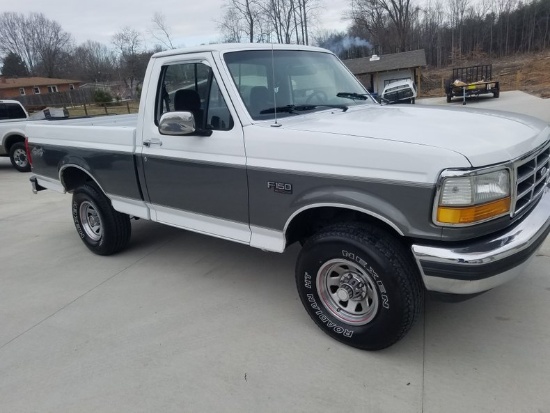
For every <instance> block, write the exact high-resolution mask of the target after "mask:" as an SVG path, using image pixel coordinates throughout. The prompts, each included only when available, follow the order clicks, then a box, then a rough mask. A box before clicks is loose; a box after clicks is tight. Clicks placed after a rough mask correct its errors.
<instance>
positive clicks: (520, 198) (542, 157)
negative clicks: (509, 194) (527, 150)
mask: <svg viewBox="0 0 550 413" xmlns="http://www.w3.org/2000/svg"><path fill="white" fill-rule="evenodd" d="M514 168H515V171H516V178H517V179H516V194H515V195H516V196H515V206H514V215H517V214H519V213H520V212H521V211H523V210H524V209H525V208H527V207H528V206H529V205H531V204H532V203H533V202H535V201H536V200H537V199H539V197H540V196H541V195H542V192H543V190H544V187H545V185H546V180H547V179H548V176H549V173H550V145H549V144H547V145H545V146H544V147H543V148H542V149H540V150H538V151H536V152H535V153H533V154H531V155H530V156H528V157H527V158H524V159H521V160H519V161H517V162H515V163H514Z"/></svg>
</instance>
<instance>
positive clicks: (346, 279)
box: [317, 259, 379, 325]
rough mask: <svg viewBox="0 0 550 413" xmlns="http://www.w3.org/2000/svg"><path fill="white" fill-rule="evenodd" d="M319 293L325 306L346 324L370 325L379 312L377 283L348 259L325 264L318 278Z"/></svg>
mask: <svg viewBox="0 0 550 413" xmlns="http://www.w3.org/2000/svg"><path fill="white" fill-rule="evenodd" d="M317 291H318V293H319V297H320V299H321V302H322V303H323V306H324V307H325V308H326V309H327V310H328V311H330V313H331V314H332V315H333V316H334V317H336V318H337V319H338V320H340V321H342V322H344V323H346V324H350V325H364V324H367V323H369V322H370V321H371V320H372V319H373V318H374V317H375V316H376V313H377V312H378V303H379V300H378V293H377V291H376V287H375V282H374V280H373V279H372V277H371V276H370V274H368V273H367V271H366V270H364V269H363V268H361V267H360V266H358V265H357V264H356V263H354V262H351V261H348V260H344V259H334V260H330V261H327V262H325V263H324V264H323V265H322V266H321V268H320V269H319V271H318V274H317Z"/></svg>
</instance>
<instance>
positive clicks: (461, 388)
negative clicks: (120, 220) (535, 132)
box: [0, 93, 550, 413]
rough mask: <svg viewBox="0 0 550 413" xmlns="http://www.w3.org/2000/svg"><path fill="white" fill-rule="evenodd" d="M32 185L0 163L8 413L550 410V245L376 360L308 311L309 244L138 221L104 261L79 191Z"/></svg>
mask: <svg viewBox="0 0 550 413" xmlns="http://www.w3.org/2000/svg"><path fill="white" fill-rule="evenodd" d="M442 99H443V98H442ZM497 100H498V99H494V100H491V101H490V104H493V103H494V102H496V101H497ZM507 100H508V95H507V94H506V93H503V94H502V96H501V100H500V102H503V103H504V102H506V101H507ZM418 103H423V102H422V101H421V100H420V101H419V102H418ZM546 103H547V102H546ZM457 105H458V104H457ZM472 106H473V104H472ZM520 109H522V108H520ZM548 115H550V111H549V112H548ZM29 176H30V174H22V173H19V172H17V171H15V170H14V169H12V168H11V165H10V164H9V160H7V159H6V158H0V242H1V244H0V245H1V248H0V263H1V268H0V274H1V275H0V327H1V328H0V411H2V412H9V413H16V412H40V413H42V412H56V413H59V412H79V413H81V412H369V413H370V412H375V413H376V412H403V413H408V412H430V413H441V412H445V413H452V412H476V413H477V412H499V413H504V412H510V413H519V412H550V391H549V389H550V387H549V383H550V305H548V303H549V302H550V265H549V264H550V240H547V242H546V243H545V244H544V245H543V248H542V249H541V250H540V251H539V253H538V256H537V257H536V258H535V259H534V260H533V261H532V263H531V264H530V266H529V267H528V269H527V271H526V272H525V273H524V275H523V276H522V277H521V278H520V279H517V280H515V281H513V282H511V283H509V284H507V285H505V286H502V287H500V288H498V289H495V290H493V291H490V292H488V293H486V294H484V295H482V296H479V297H477V298H474V299H472V300H469V301H466V302H463V303H458V304H446V303H440V302H432V301H428V302H427V304H426V309H425V312H424V314H423V317H422V318H421V319H420V320H419V322H418V323H417V324H416V325H415V326H414V327H413V329H412V331H411V332H410V333H409V335H408V336H407V337H406V338H405V339H404V340H402V341H401V342H399V343H397V344H396V345H395V346H393V347H391V348H389V349H387V350H384V351H380V352H373V353H369V352H364V351H359V350H355V349H352V348H349V347H346V346H344V345H342V344H340V343H338V342H336V341H335V340H333V339H331V338H329V337H328V336H326V335H325V334H324V333H323V332H322V331H321V330H319V329H318V328H317V327H316V326H315V325H314V323H313V321H311V319H310V318H309V316H308V315H307V314H306V312H305V311H304V309H303V308H302V304H301V303H300V300H299V298H298V296H297V293H296V291H295V285H294V262H295V259H296V256H297V253H298V247H297V246H294V247H292V248H291V249H290V250H288V251H287V252H285V253H284V254H273V253H267V252H262V251H260V250H256V249H252V248H249V247H246V246H242V245H238V244H233V243H230V242H226V241H222V240H218V239H213V238H207V237H205V236H201V235H196V234H193V233H190V232H186V231H181V230H177V229H173V228H169V227H165V226H162V225H158V224H154V223H151V222H146V221H137V222H134V223H133V235H132V241H131V244H130V246H129V248H128V249H127V250H126V251H124V252H123V253H120V254H118V255H115V256H111V257H99V256H95V255H93V254H91V253H90V252H88V250H87V249H86V248H85V247H84V245H83V244H82V242H81V241H80V239H79V238H78V236H77V234H76V231H75V229H74V226H73V223H72V220H71V213H70V200H71V199H70V196H69V195H60V194H57V193H54V192H51V191H43V192H41V193H40V194H39V195H33V194H32V193H31V189H30V184H29V182H28V178H29Z"/></svg>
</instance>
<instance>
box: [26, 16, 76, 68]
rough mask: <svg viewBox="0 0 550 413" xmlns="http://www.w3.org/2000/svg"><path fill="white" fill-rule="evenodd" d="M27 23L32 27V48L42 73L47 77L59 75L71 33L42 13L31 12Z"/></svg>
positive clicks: (68, 46) (70, 43) (70, 45)
mask: <svg viewBox="0 0 550 413" xmlns="http://www.w3.org/2000/svg"><path fill="white" fill-rule="evenodd" d="M28 24H29V25H30V26H31V27H32V34H33V44H34V49H35V50H36V53H37V54H38V56H39V60H40V67H41V68H42V70H41V71H42V73H43V74H45V75H46V76H47V77H56V76H59V75H60V74H61V73H62V71H63V70H62V68H63V65H60V63H61V62H62V61H63V60H65V61H67V60H68V59H69V56H70V51H71V48H72V39H71V35H70V34H69V33H67V32H64V31H63V29H62V28H61V25H60V24H59V23H57V22H56V21H53V20H48V19H47V18H46V17H45V16H44V15H43V14H35V13H33V14H31V16H30V18H29V20H28Z"/></svg>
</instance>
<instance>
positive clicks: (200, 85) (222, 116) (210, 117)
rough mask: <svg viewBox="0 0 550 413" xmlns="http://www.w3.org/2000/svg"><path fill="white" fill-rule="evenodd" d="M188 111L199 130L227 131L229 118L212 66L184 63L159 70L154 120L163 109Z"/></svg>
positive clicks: (230, 120)
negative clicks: (160, 71)
mask: <svg viewBox="0 0 550 413" xmlns="http://www.w3.org/2000/svg"><path fill="white" fill-rule="evenodd" d="M175 111H178V112H181V111H186V112H191V113H193V116H194V117H195V123H196V125H197V126H198V127H199V128H201V129H210V130H230V129H231V128H232V127H233V119H232V117H231V114H230V112H229V109H228V107H227V104H226V103H225V99H224V98H223V95H222V93H221V91H220V88H219V86H218V82H217V81H216V78H215V77H214V73H213V71H212V69H211V68H210V67H209V66H207V65H206V64H204V63H185V64H176V65H170V66H165V67H163V69H162V73H161V77H160V82H159V88H158V93H157V113H156V116H155V117H156V119H155V120H156V123H157V124H158V121H159V120H160V117H161V116H162V114H164V113H167V112H175Z"/></svg>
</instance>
